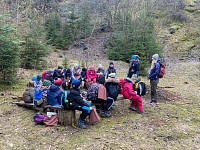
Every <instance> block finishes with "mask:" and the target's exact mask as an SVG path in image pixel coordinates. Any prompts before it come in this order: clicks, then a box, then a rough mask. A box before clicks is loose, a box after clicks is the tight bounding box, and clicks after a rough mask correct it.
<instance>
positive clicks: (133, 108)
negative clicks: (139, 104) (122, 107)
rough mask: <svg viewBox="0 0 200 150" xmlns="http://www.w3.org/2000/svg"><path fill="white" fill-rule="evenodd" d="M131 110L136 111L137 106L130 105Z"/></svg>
mask: <svg viewBox="0 0 200 150" xmlns="http://www.w3.org/2000/svg"><path fill="white" fill-rule="evenodd" d="M129 109H130V110H133V111H136V110H137V109H136V108H135V107H129Z"/></svg>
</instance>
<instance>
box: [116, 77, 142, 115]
mask: <svg viewBox="0 0 200 150" xmlns="http://www.w3.org/2000/svg"><path fill="white" fill-rule="evenodd" d="M119 85H121V90H120V94H122V95H123V97H124V98H125V99H129V100H131V105H130V107H129V109H131V110H133V111H136V110H137V109H136V106H137V108H138V113H139V114H143V113H144V111H143V108H142V98H141V97H140V96H139V95H137V94H136V92H135V91H134V90H133V83H132V80H131V78H128V77H127V78H124V79H120V80H119Z"/></svg>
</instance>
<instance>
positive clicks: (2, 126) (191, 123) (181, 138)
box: [0, 64, 200, 150]
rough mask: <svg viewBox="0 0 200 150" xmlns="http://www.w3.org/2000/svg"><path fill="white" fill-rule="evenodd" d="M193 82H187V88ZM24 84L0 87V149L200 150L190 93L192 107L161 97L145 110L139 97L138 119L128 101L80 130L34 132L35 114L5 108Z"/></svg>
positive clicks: (199, 108) (198, 108)
mask: <svg viewBox="0 0 200 150" xmlns="http://www.w3.org/2000/svg"><path fill="white" fill-rule="evenodd" d="M120 65H121V64H120ZM183 69H184V68H183ZM122 72H123V70H122V71H121V72H120V73H122ZM168 78H171V77H170V75H167V76H166V79H163V80H161V81H160V85H161V86H163V85H166V84H167V81H165V80H167V79H168ZM175 81H176V80H175ZM177 81H178V80H177ZM181 81H182V80H181ZM194 82H195V80H194ZM194 82H193V81H191V82H190V84H191V86H192V85H195V83H194ZM26 83H27V81H26V80H25V81H19V82H17V83H15V84H13V85H12V86H3V87H2V86H1V87H0V89H1V90H0V91H1V92H0V93H1V94H2V93H4V95H3V94H2V95H3V96H1V97H0V103H1V105H0V114H1V115H0V145H1V147H0V149H20V150H21V149H39V150H40V149H52V150H54V149H77V150H84V149H91V150H93V149H139V150H142V149H200V129H199V123H200V105H199V97H198V95H195V94H196V93H195V92H191V93H190V95H191V96H193V98H194V99H193V103H188V100H186V101H182V100H180V101H173V102H172V101H166V100H164V99H163V98H162V97H160V98H159V105H158V106H156V107H152V106H150V105H149V104H148V102H149V95H148V93H147V95H146V96H145V97H143V103H144V110H145V114H143V115H140V114H137V113H136V112H133V111H130V110H128V106H129V101H127V100H125V107H124V108H125V109H124V112H123V107H122V106H123V105H122V101H118V102H116V103H115V106H114V107H113V109H112V111H111V113H112V115H113V117H111V118H102V119H101V121H100V122H99V123H98V124H95V125H91V126H89V128H88V129H86V130H80V129H78V128H72V127H63V126H57V127H44V126H36V125H35V124H34V122H33V121H32V115H33V114H34V113H35V111H33V110H29V109H26V108H21V107H18V106H15V105H13V104H11V103H10V102H11V97H12V96H13V95H19V96H20V95H21V93H22V92H23V90H24V89H25V86H26ZM180 83H181V82H180ZM168 84H169V85H171V84H170V82H168ZM168 84H167V85H168ZM183 84H184V83H183ZM175 89H176V88H175ZM179 89H180V90H179V92H180V93H181V90H182V89H183V87H182V86H181V85H180V86H179ZM176 92H178V90H177V89H176ZM187 94H189V93H187ZM183 96H184V94H183ZM3 102H4V103H3ZM77 117H78V116H77Z"/></svg>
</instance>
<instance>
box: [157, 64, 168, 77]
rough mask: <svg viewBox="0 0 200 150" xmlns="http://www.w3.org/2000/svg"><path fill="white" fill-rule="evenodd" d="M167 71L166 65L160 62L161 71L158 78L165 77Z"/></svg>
mask: <svg viewBox="0 0 200 150" xmlns="http://www.w3.org/2000/svg"><path fill="white" fill-rule="evenodd" d="M165 73H166V67H165V65H163V64H162V63H160V72H159V75H158V78H163V76H164V74H165Z"/></svg>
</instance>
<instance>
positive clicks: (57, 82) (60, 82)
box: [54, 78, 62, 86]
mask: <svg viewBox="0 0 200 150" xmlns="http://www.w3.org/2000/svg"><path fill="white" fill-rule="evenodd" d="M54 84H55V85H57V86H60V85H61V84H62V79H60V78H58V79H57V80H54Z"/></svg>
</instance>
